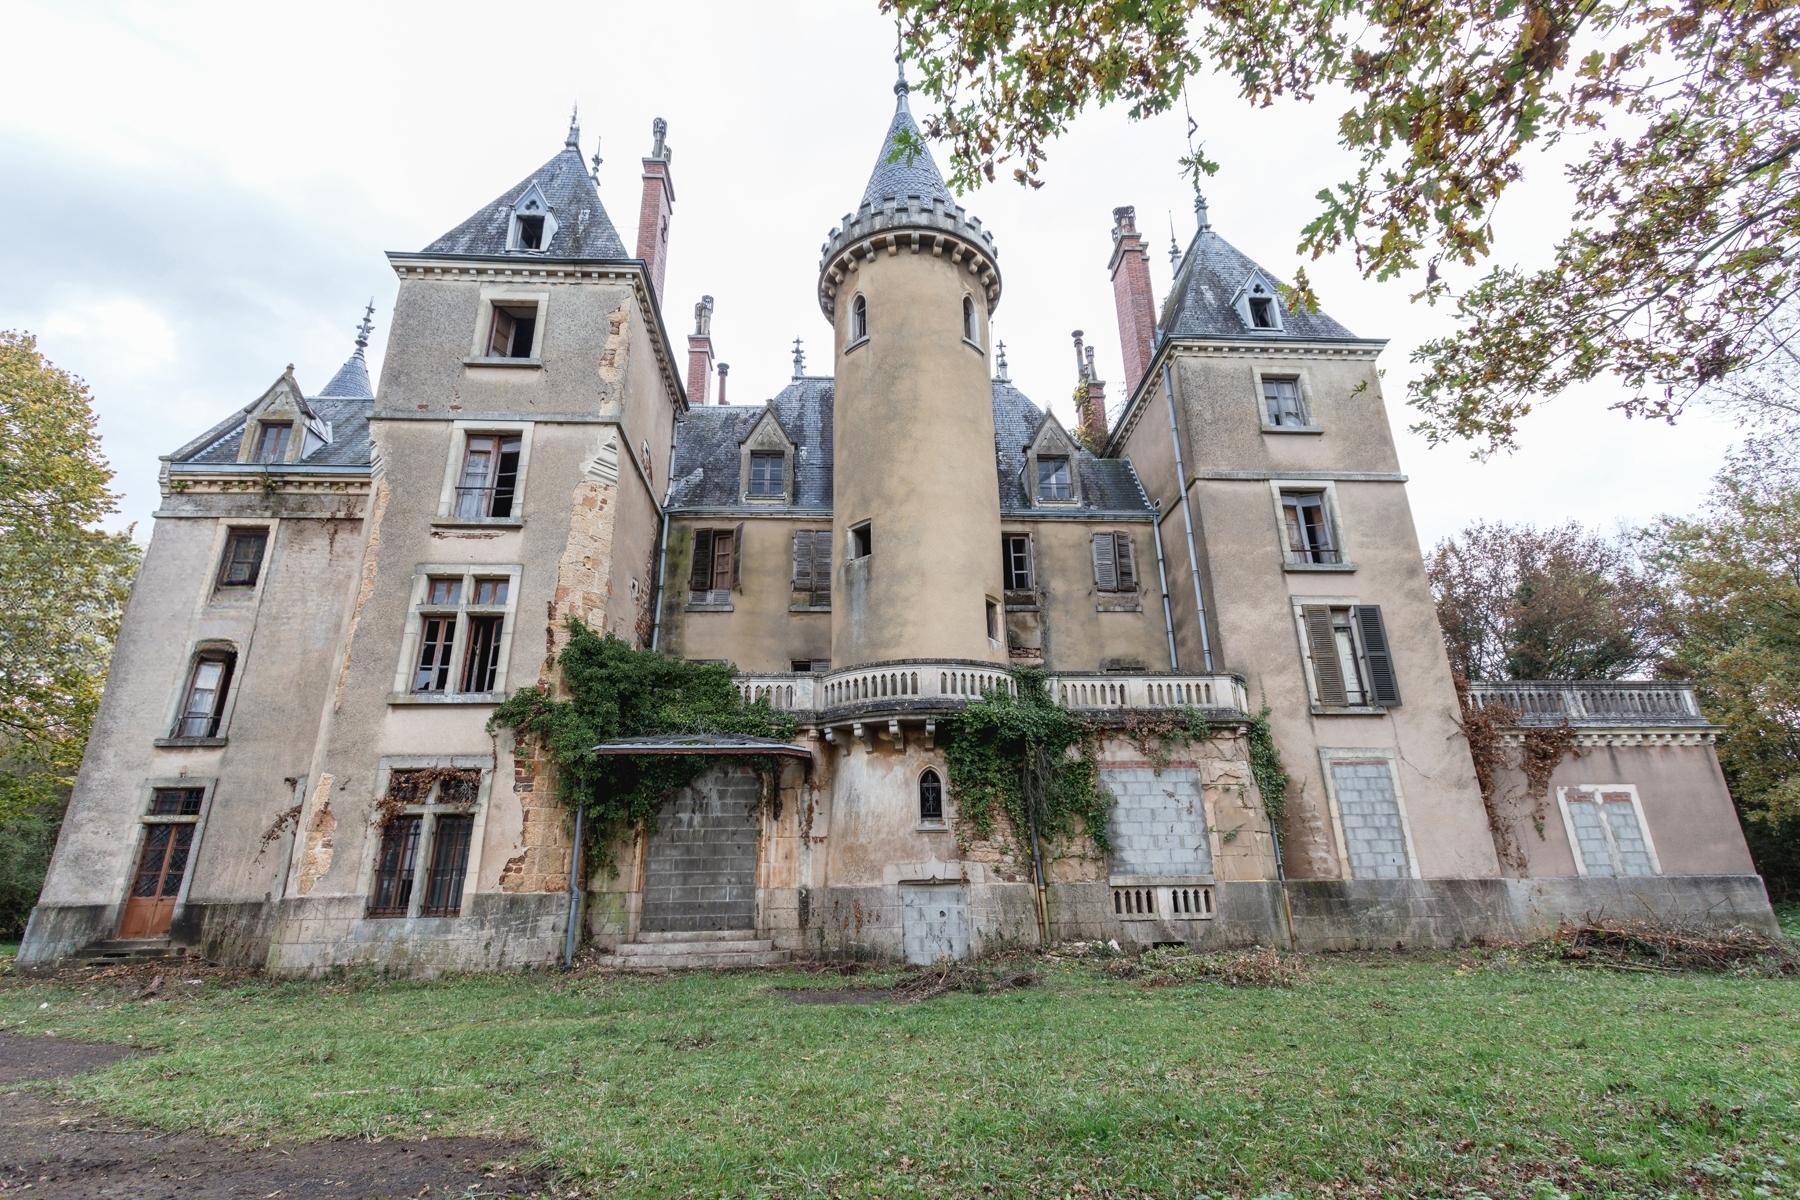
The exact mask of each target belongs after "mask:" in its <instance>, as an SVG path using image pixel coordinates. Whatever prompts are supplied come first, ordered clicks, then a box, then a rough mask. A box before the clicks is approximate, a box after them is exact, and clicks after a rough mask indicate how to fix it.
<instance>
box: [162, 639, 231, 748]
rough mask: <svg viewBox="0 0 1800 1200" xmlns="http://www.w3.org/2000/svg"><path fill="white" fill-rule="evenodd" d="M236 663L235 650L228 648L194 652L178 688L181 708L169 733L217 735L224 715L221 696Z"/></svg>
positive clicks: (228, 686)
mask: <svg viewBox="0 0 1800 1200" xmlns="http://www.w3.org/2000/svg"><path fill="white" fill-rule="evenodd" d="M236 664H237V654H236V653H235V652H234V651H231V650H202V651H201V652H200V653H199V654H196V655H195V656H194V665H193V668H192V669H191V670H190V671H189V672H188V682H187V688H186V689H185V690H184V691H183V692H182V699H181V712H180V714H179V715H178V716H177V717H176V718H175V729H174V731H173V732H172V733H171V734H170V736H171V737H178V738H210V737H218V736H219V723H220V721H221V720H222V719H223V718H224V715H225V696H226V693H227V692H228V691H229V689H230V688H231V673H232V668H233V667H234V666H236Z"/></svg>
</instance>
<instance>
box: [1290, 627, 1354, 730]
mask: <svg viewBox="0 0 1800 1200" xmlns="http://www.w3.org/2000/svg"><path fill="white" fill-rule="evenodd" d="M1300 619H1301V621H1302V623H1304V624H1305V626H1306V649H1307V652H1308V653H1309V654H1311V655H1312V660H1313V686H1314V687H1315V688H1316V689H1317V691H1318V694H1319V703H1320V704H1324V705H1330V706H1342V705H1345V704H1348V703H1350V697H1349V694H1348V693H1347V692H1345V690H1344V669H1343V667H1342V666H1341V665H1339V663H1338V655H1337V638H1336V637H1334V636H1333V635H1332V632H1331V609H1329V608H1327V607H1326V606H1325V605H1323V604H1308V605H1306V606H1305V607H1303V608H1301V610H1300Z"/></svg>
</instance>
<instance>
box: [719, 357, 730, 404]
mask: <svg viewBox="0 0 1800 1200" xmlns="http://www.w3.org/2000/svg"><path fill="white" fill-rule="evenodd" d="M729 374H731V364H730V363H720V364H719V403H720V404H726V403H729V401H727V400H726V399H725V377H726V376H727V375H729Z"/></svg>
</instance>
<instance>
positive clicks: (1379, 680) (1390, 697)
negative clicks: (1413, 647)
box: [1355, 604, 1400, 708]
mask: <svg viewBox="0 0 1800 1200" xmlns="http://www.w3.org/2000/svg"><path fill="white" fill-rule="evenodd" d="M1355 614H1356V629H1357V632H1358V633H1359V634H1361V635H1362V648H1363V658H1364V659H1365V660H1367V662H1368V664H1369V694H1370V698H1371V699H1372V700H1374V701H1375V703H1377V704H1379V705H1381V706H1382V707H1384V708H1392V707H1394V706H1395V705H1397V704H1399V703H1400V680H1399V678H1398V677H1397V676H1396V675H1395V674H1394V655H1393V652H1392V651H1391V650H1389V649H1388V637H1387V626H1386V625H1384V624H1382V622H1381V608H1380V606H1379V605H1374V604H1359V605H1357V607H1356V609H1355Z"/></svg>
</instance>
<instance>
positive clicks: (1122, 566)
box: [1093, 533, 1137, 592]
mask: <svg viewBox="0 0 1800 1200" xmlns="http://www.w3.org/2000/svg"><path fill="white" fill-rule="evenodd" d="M1093 552H1094V587H1095V588H1096V589H1097V590H1099V591H1102V592H1135V591H1137V559H1136V557H1135V555H1134V554H1133V552H1132V548H1131V535H1130V534H1129V533H1096V534H1095V535H1094V539H1093Z"/></svg>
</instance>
